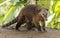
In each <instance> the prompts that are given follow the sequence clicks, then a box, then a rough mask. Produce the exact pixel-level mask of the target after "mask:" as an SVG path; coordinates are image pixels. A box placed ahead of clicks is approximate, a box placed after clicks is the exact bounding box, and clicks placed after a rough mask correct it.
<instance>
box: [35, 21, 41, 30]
mask: <svg viewBox="0 0 60 38" xmlns="http://www.w3.org/2000/svg"><path fill="white" fill-rule="evenodd" d="M34 24H35V26H36V27H37V29H38V31H42V30H41V26H40V25H39V24H38V23H36V22H35V23H34Z"/></svg>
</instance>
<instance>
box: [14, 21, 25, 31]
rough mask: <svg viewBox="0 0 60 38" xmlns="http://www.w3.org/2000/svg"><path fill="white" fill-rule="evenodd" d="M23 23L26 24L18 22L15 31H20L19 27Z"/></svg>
mask: <svg viewBox="0 0 60 38" xmlns="http://www.w3.org/2000/svg"><path fill="white" fill-rule="evenodd" d="M23 23H24V21H19V22H17V24H16V27H15V29H16V30H19V27H20V26H21V25H22V24H23Z"/></svg>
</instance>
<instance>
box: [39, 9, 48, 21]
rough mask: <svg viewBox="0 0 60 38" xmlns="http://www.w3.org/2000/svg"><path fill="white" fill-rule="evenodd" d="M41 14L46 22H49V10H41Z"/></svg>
mask: <svg viewBox="0 0 60 38" xmlns="http://www.w3.org/2000/svg"><path fill="white" fill-rule="evenodd" d="M39 14H41V15H42V16H43V17H44V18H45V20H47V14H48V9H46V8H40V13H39Z"/></svg>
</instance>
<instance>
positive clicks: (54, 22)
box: [0, 0, 60, 29]
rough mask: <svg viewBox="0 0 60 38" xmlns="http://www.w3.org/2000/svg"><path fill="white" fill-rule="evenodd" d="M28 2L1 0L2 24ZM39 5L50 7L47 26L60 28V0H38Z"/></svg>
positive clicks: (0, 16)
mask: <svg viewBox="0 0 60 38" xmlns="http://www.w3.org/2000/svg"><path fill="white" fill-rule="evenodd" d="M26 4H27V0H0V25H3V24H5V23H7V22H10V21H11V20H12V19H14V18H15V17H16V16H17V15H18V13H19V12H20V10H21V9H22V8H23V7H24V5H26ZM37 5H38V6H42V7H45V8H48V9H49V11H48V21H46V27H48V28H57V29H59V28H60V1H59V0H38V1H37Z"/></svg>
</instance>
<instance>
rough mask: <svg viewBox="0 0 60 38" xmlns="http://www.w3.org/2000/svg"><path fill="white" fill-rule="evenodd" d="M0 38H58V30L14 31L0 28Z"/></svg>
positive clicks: (59, 36)
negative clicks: (42, 31)
mask: <svg viewBox="0 0 60 38" xmlns="http://www.w3.org/2000/svg"><path fill="white" fill-rule="evenodd" d="M0 38H60V30H55V29H47V32H44V33H41V32H36V31H26V30H24V31H15V30H9V29H3V28H0Z"/></svg>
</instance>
